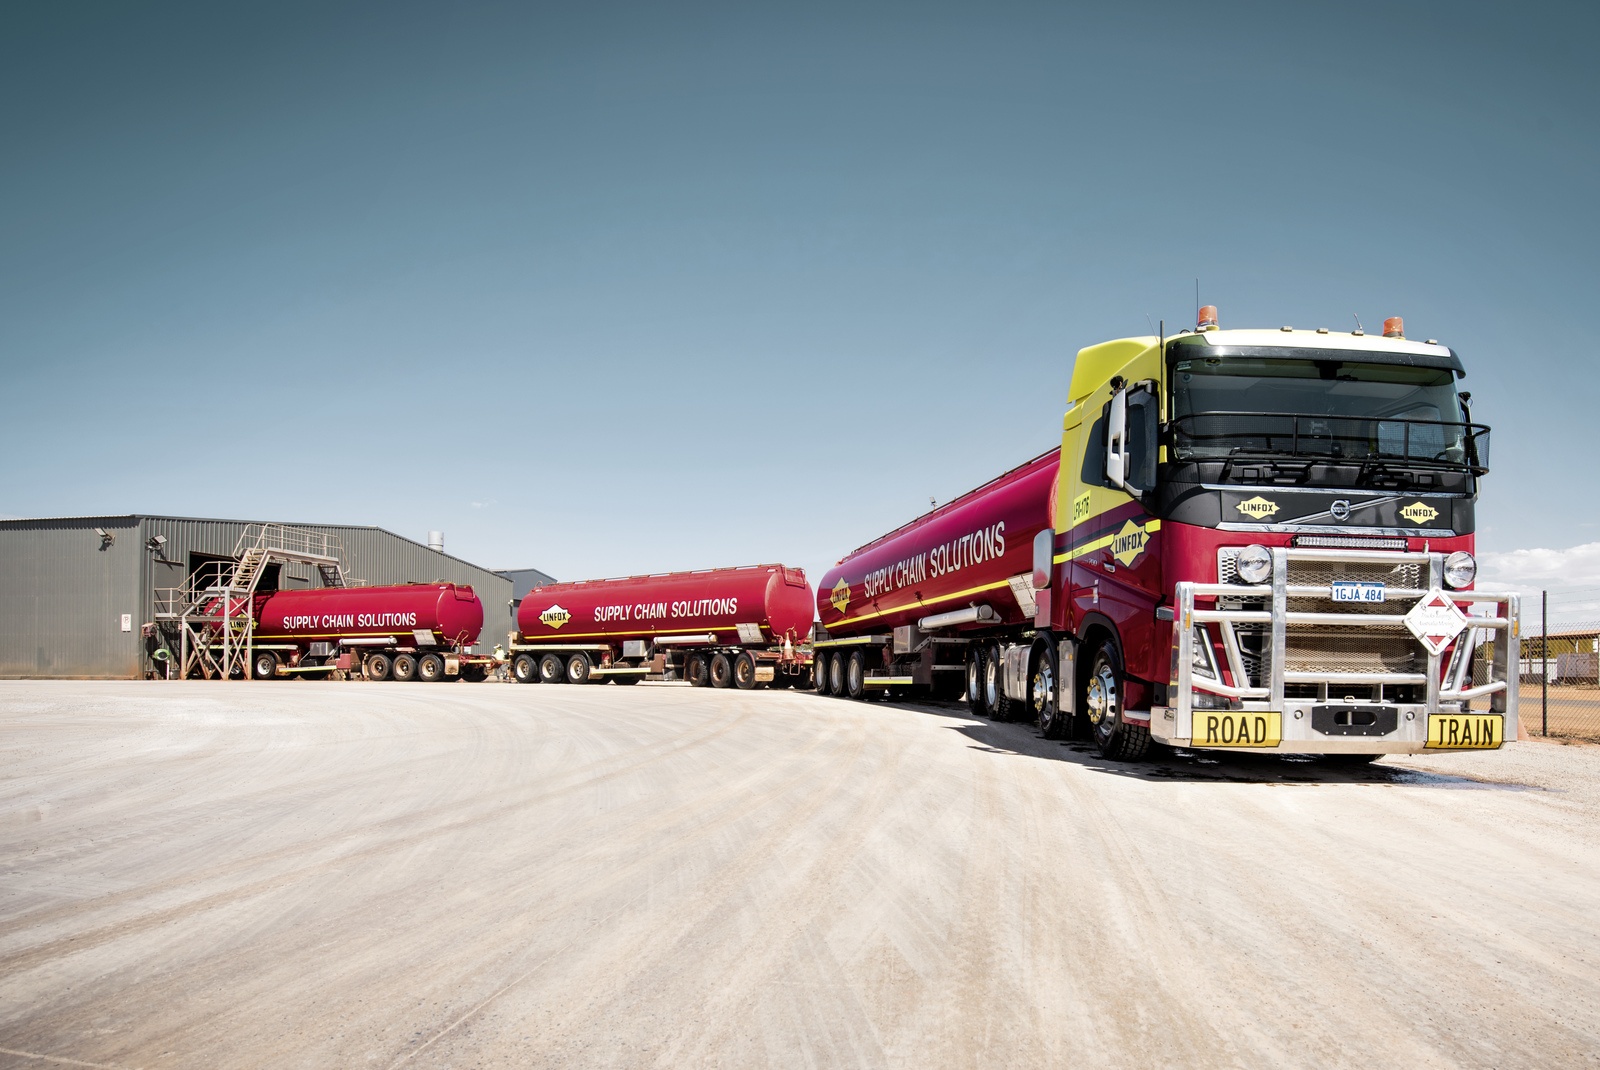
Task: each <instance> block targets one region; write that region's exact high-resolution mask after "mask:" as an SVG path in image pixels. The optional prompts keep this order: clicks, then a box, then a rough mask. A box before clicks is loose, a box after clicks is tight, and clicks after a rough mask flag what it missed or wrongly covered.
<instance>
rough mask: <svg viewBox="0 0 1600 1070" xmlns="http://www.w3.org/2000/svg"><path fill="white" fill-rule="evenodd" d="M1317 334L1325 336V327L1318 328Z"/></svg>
mask: <svg viewBox="0 0 1600 1070" xmlns="http://www.w3.org/2000/svg"><path fill="white" fill-rule="evenodd" d="M1317 333H1318V334H1327V333H1328V328H1326V327H1318V328H1317Z"/></svg>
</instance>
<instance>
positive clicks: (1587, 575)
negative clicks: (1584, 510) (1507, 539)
mask: <svg viewBox="0 0 1600 1070" xmlns="http://www.w3.org/2000/svg"><path fill="white" fill-rule="evenodd" d="M1478 586H1479V587H1484V588H1490V587H1510V588H1513V589H1515V590H1518V591H1520V592H1522V595H1523V599H1522V613H1523V619H1524V620H1527V621H1529V622H1530V623H1533V622H1534V621H1536V620H1537V618H1538V614H1539V592H1540V591H1549V592H1550V621H1551V626H1552V628H1553V627H1554V625H1555V624H1556V623H1557V622H1572V621H1592V620H1600V542H1586V543H1584V544H1582V545H1581V546H1572V547H1569V548H1567V549H1565V550H1547V549H1545V548H1543V547H1536V548H1534V549H1531V550H1510V551H1507V552H1505V553H1492V552H1484V553H1480V554H1479V555H1478ZM1534 627H1537V625H1536V624H1535V625H1534ZM1529 630H1532V629H1531V628H1530V629H1529Z"/></svg>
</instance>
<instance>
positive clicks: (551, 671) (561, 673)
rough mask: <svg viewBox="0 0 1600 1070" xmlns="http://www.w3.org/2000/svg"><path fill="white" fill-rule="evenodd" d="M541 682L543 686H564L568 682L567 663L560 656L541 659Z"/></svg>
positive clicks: (551, 655) (548, 655)
mask: <svg viewBox="0 0 1600 1070" xmlns="http://www.w3.org/2000/svg"><path fill="white" fill-rule="evenodd" d="M539 682H540V683H541V684H564V683H566V682H567V662H566V659H565V658H563V657H562V656H561V655H560V654H546V655H544V657H542V658H540V659H539Z"/></svg>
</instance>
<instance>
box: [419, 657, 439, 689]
mask: <svg viewBox="0 0 1600 1070" xmlns="http://www.w3.org/2000/svg"><path fill="white" fill-rule="evenodd" d="M417 679H418V680H421V681H422V682H423V683H425V684H431V683H436V682H437V681H439V680H443V679H444V659H443V658H441V657H440V656H439V655H437V654H424V655H422V657H420V658H418V659H417Z"/></svg>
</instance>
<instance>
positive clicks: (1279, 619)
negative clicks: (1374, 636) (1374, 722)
mask: <svg viewBox="0 0 1600 1070" xmlns="http://www.w3.org/2000/svg"><path fill="white" fill-rule="evenodd" d="M1271 553H1272V578H1271V582H1270V583H1267V584H1253V585H1252V584H1244V583H1190V582H1183V583H1178V584H1176V585H1175V588H1174V602H1175V605H1174V607H1173V608H1174V621H1173V630H1172V671H1171V678H1170V680H1169V686H1168V690H1169V697H1168V706H1167V707H1166V709H1164V710H1158V711H1155V716H1154V717H1153V718H1152V729H1153V731H1154V732H1155V734H1156V735H1157V737H1158V738H1163V737H1168V738H1174V739H1180V740H1181V739H1187V738H1189V734H1190V730H1191V728H1190V726H1191V725H1192V724H1193V715H1194V711H1195V709H1196V705H1197V703H1196V699H1197V697H1198V696H1199V695H1210V696H1215V697H1216V698H1215V699H1210V700H1207V703H1208V704H1207V706H1206V707H1204V708H1207V709H1214V708H1216V707H1215V706H1214V705H1213V703H1215V702H1216V699H1225V700H1228V701H1227V702H1226V705H1227V706H1228V707H1231V708H1234V709H1247V710H1248V709H1264V710H1276V711H1280V712H1282V713H1284V715H1285V718H1286V720H1285V725H1284V739H1283V745H1284V746H1283V749H1285V750H1317V749H1341V748H1345V747H1347V746H1348V745H1349V743H1348V741H1347V740H1346V741H1334V740H1326V739H1317V738H1314V737H1312V735H1311V733H1310V732H1309V731H1297V732H1296V733H1294V734H1295V735H1300V736H1304V737H1305V738H1300V739H1291V738H1290V736H1291V732H1290V726H1289V724H1288V722H1287V716H1288V711H1289V709H1290V708H1291V707H1295V706H1299V707H1302V708H1304V707H1309V706H1311V705H1313V700H1309V699H1299V698H1286V696H1285V689H1286V685H1289V684H1328V685H1335V684H1355V685H1380V686H1381V685H1412V686H1417V687H1421V688H1422V689H1423V690H1424V694H1425V696H1426V697H1425V701H1424V702H1423V703H1396V704H1394V705H1396V707H1397V708H1398V709H1401V710H1404V711H1406V712H1408V713H1412V714H1414V713H1427V714H1434V713H1444V712H1459V711H1460V710H1461V709H1462V708H1463V705H1464V704H1466V703H1469V702H1473V701H1475V700H1479V699H1488V700H1489V703H1490V706H1489V708H1490V710H1491V711H1492V712H1494V713H1498V714H1502V715H1503V716H1504V718H1505V721H1504V731H1505V734H1506V738H1508V739H1514V738H1515V733H1516V724H1517V674H1518V665H1519V661H1518V659H1519V654H1520V651H1519V644H1520V636H1521V631H1520V624H1519V617H1520V612H1521V599H1520V596H1519V595H1517V594H1516V593H1515V592H1511V591H1486V590H1473V591H1450V590H1445V591H1444V593H1445V595H1446V596H1447V597H1448V598H1450V599H1451V600H1452V601H1455V602H1458V603H1472V604H1473V609H1474V610H1475V609H1476V608H1477V607H1479V606H1485V607H1492V608H1491V609H1490V610H1489V612H1490V614H1491V615H1487V616H1475V615H1472V613H1471V612H1469V615H1468V621H1469V623H1468V625H1467V627H1466V628H1465V629H1464V630H1463V631H1462V633H1461V635H1460V636H1458V637H1457V639H1456V641H1455V644H1454V646H1453V647H1452V648H1451V649H1450V651H1449V661H1448V663H1445V664H1441V663H1442V661H1443V658H1442V656H1441V655H1438V654H1432V653H1428V654H1427V668H1426V671H1424V672H1328V671H1323V672H1307V671H1296V670H1291V669H1289V668H1287V667H1286V661H1287V657H1286V652H1287V649H1288V646H1287V641H1288V638H1289V632H1288V629H1289V626H1290V625H1312V626H1316V627H1318V628H1323V629H1329V630H1330V631H1333V630H1339V629H1345V628H1349V629H1360V628H1362V627H1371V626H1374V625H1378V626H1389V627H1391V628H1392V627H1393V626H1400V627H1404V625H1405V614H1404V613H1399V614H1377V613H1337V612H1334V613H1329V612H1306V611H1303V610H1299V609H1296V610H1291V609H1290V608H1289V606H1290V600H1291V599H1322V600H1324V601H1332V599H1333V589H1332V583H1331V582H1330V583H1326V584H1301V583H1290V582H1289V579H1290V571H1291V569H1290V566H1291V565H1292V564H1301V563H1328V564H1352V563H1354V564H1371V565H1378V566H1398V565H1406V564H1411V565H1417V566H1421V567H1424V568H1426V571H1427V577H1428V581H1429V582H1428V587H1427V588H1422V587H1414V588H1413V587H1390V588H1388V589H1387V590H1386V591H1385V600H1386V601H1389V600H1401V602H1402V606H1403V608H1404V609H1406V610H1409V609H1411V608H1412V603H1413V602H1414V601H1416V600H1419V599H1421V598H1424V597H1426V596H1427V595H1428V594H1429V592H1430V590H1440V589H1443V588H1444V583H1443V580H1444V556H1445V555H1444V554H1440V553H1423V552H1399V551H1375V550H1329V549H1310V548H1295V547H1276V548H1273V549H1272V550H1271ZM1419 571H1420V569H1419ZM1197 599H1225V600H1240V601H1257V602H1265V603H1266V606H1267V608H1265V609H1225V608H1223V607H1222V606H1221V605H1220V603H1219V604H1217V605H1216V606H1215V607H1212V608H1201V607H1197V606H1196V604H1195V602H1196V600H1197ZM1213 624H1214V625H1218V626H1219V627H1218V628H1217V630H1218V631H1219V632H1220V634H1221V639H1222V648H1223V653H1224V656H1225V658H1226V660H1227V665H1226V668H1227V669H1228V672H1229V677H1230V678H1231V679H1232V680H1233V681H1234V683H1233V684H1225V683H1223V682H1222V673H1221V672H1220V671H1216V670H1218V668H1219V667H1218V666H1217V665H1216V664H1215V658H1214V656H1213V652H1212V651H1211V649H1210V640H1209V634H1210V629H1209V628H1208V629H1206V633H1207V636H1208V640H1207V650H1206V652H1205V655H1206V656H1205V659H1204V660H1205V661H1206V662H1208V663H1209V664H1210V666H1211V668H1212V669H1213V671H1216V675H1215V677H1211V676H1208V675H1206V674H1205V673H1203V672H1197V671H1196V668H1195V661H1196V657H1195V655H1196V653H1197V651H1196V642H1195V626H1196V625H1213ZM1241 624H1243V625H1254V626H1262V627H1263V628H1264V629H1265V632H1266V634H1265V641H1266V642H1265V650H1267V651H1270V655H1271V656H1270V658H1269V659H1268V661H1267V665H1266V672H1265V674H1264V675H1265V676H1266V679H1265V680H1263V681H1261V684H1260V685H1251V681H1250V675H1249V674H1248V673H1247V672H1246V668H1245V664H1244V657H1243V656H1242V652H1241V648H1240V644H1239V639H1238V634H1237V632H1236V630H1235V626H1236V625H1241ZM1495 633H1499V636H1500V639H1499V641H1496V642H1495V643H1494V654H1493V658H1492V660H1491V662H1490V666H1489V668H1490V671H1489V679H1488V680H1487V681H1486V682H1484V683H1482V684H1478V685H1474V684H1473V683H1472V679H1471V673H1472V662H1473V658H1474V655H1475V654H1476V652H1477V649H1478V647H1479V645H1480V644H1482V643H1484V642H1486V641H1488V640H1489V639H1490V638H1491V636H1493V635H1494V634H1495ZM1352 634H1359V632H1353V633H1352ZM1390 634H1391V635H1392V634H1393V632H1392V631H1391V632H1390ZM1405 635H1406V637H1407V638H1410V639H1412V641H1414V642H1416V644H1417V650H1418V651H1419V652H1426V648H1425V647H1424V646H1423V644H1422V643H1421V642H1420V641H1418V640H1415V639H1414V637H1412V636H1411V635H1410V633H1409V632H1406V633H1405ZM1262 685H1264V686H1262ZM1330 699H1331V696H1330V697H1329V699H1320V700H1316V701H1318V702H1325V701H1329V700H1330ZM1335 701H1336V700H1335ZM1447 705H1449V706H1453V707H1454V709H1451V710H1447V709H1446V708H1445V707H1446V706H1447ZM1162 721H1165V722H1166V723H1165V724H1162V723H1161V722H1162ZM1423 724H1424V725H1425V724H1426V717H1424V718H1423ZM1399 735H1400V736H1402V737H1406V738H1404V739H1402V738H1396V739H1390V740H1386V741H1381V742H1385V743H1386V744H1390V745H1386V746H1385V747H1383V749H1389V750H1393V749H1401V750H1421V749H1422V747H1423V744H1424V743H1425V741H1426V735H1425V728H1424V730H1423V733H1422V734H1421V735H1417V734H1416V733H1407V732H1402V733H1400V734H1399ZM1413 736H1414V737H1415V738H1414V739H1413V738H1411V737H1413ZM1413 742H1414V743H1415V746H1411V745H1409V744H1410V743H1413Z"/></svg>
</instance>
